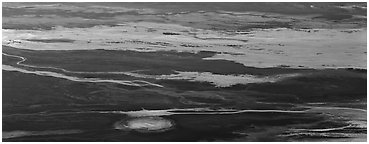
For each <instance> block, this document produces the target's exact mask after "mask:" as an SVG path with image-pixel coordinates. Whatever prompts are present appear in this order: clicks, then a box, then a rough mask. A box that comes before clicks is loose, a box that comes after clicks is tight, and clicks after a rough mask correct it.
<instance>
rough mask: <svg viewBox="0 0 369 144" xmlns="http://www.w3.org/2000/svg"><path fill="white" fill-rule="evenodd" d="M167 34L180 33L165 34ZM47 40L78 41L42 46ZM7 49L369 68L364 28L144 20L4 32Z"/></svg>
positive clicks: (262, 66)
mask: <svg viewBox="0 0 369 144" xmlns="http://www.w3.org/2000/svg"><path fill="white" fill-rule="evenodd" d="M168 32H169V33H175V34H176V35H165V34H164V33H168ZM27 39H33V40H34V39H38V40H41V42H40V41H38V42H37V41H30V40H27ZM47 39H70V40H75V41H74V42H70V43H66V42H54V43H45V42H42V40H47ZM3 45H7V46H11V47H15V48H21V49H32V50H91V49H113V50H137V51H159V50H160V51H169V50H176V51H189V52H199V51H216V52H220V54H218V55H215V56H213V57H209V58H204V59H205V60H214V59H226V60H230V61H234V62H238V63H242V64H244V65H245V66H253V67H261V68H264V67H278V66H289V67H294V68H303V67H305V68H306V67H307V68H327V67H328V68H337V67H357V68H366V29H309V30H294V29H268V30H265V29H264V30H261V29H255V30H254V31H250V32H249V33H248V34H236V33H230V32H222V31H219V32H217V31H211V30H202V29H193V28H190V27H184V26H180V25H176V24H159V23H148V22H140V23H126V24H122V25H119V26H115V27H108V26H96V27H92V28H63V27H57V28H55V29H54V30H49V31H38V30H9V29H3Z"/></svg>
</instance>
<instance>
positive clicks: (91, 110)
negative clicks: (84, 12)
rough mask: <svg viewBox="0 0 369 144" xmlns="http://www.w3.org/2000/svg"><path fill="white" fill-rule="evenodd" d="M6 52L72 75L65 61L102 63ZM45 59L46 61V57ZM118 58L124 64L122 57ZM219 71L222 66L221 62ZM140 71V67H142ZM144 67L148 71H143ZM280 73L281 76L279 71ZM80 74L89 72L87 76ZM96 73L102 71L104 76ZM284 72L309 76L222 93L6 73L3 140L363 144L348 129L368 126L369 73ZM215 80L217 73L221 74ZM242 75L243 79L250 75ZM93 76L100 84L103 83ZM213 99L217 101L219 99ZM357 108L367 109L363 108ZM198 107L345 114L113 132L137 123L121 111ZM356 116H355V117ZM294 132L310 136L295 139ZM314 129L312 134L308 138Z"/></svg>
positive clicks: (262, 115)
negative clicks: (352, 142) (327, 143)
mask: <svg viewBox="0 0 369 144" xmlns="http://www.w3.org/2000/svg"><path fill="white" fill-rule="evenodd" d="M3 51H4V52H6V53H11V54H14V55H15V54H17V55H22V56H24V57H27V58H28V60H29V62H28V63H27V64H30V65H37V66H52V67H61V68H65V69H68V70H69V69H72V68H75V69H77V68H80V65H78V63H77V64H74V65H72V66H70V65H65V64H66V61H68V60H70V59H73V60H74V61H76V60H84V61H85V62H86V61H87V60H89V59H88V58H89V57H91V58H93V57H96V56H97V52H95V51H73V52H63V51H55V52H54V51H40V52H39V54H36V53H34V52H33V51H25V50H17V49H11V48H5V49H3ZM98 52H99V54H98V55H99V57H100V55H102V56H104V55H112V56H111V57H110V59H109V60H111V61H110V63H116V64H119V63H121V62H122V61H121V60H120V59H118V58H114V57H113V56H114V53H117V52H116V51H114V52H113V51H98ZM81 53H84V55H83V56H84V57H82V58H77V57H73V56H77V54H81ZM118 53H119V54H120V56H121V55H124V54H126V56H130V59H136V60H138V61H139V59H143V57H147V56H150V57H151V58H152V59H154V60H155V59H159V60H158V61H152V62H157V63H159V62H161V61H160V57H161V56H164V55H165V56H167V57H169V58H170V57H171V56H173V57H172V59H173V60H178V63H182V61H181V59H187V60H189V59H192V60H198V61H200V60H201V59H200V58H201V57H202V56H203V55H209V54H208V53H205V54H204V53H200V54H199V55H195V54H191V53H174V52H163V53H160V52H159V53H144V54H142V53H136V52H129V51H128V52H118ZM127 53H129V54H127ZM43 55H48V56H47V57H43ZM60 55H63V57H65V58H63V59H58V60H57V61H55V59H54V60H53V59H52V58H51V57H49V56H60ZM116 56H117V57H118V55H116ZM175 57H180V58H175ZM86 58H87V59H86ZM104 58H107V56H106V57H104ZM114 60H117V61H114ZM17 61H18V60H17V59H16V58H12V57H6V56H3V62H4V64H9V65H12V66H14V67H20V68H21V66H18V65H16V62H17ZM225 62H227V61H225ZM213 63H214V64H218V63H217V62H213ZM227 63H228V62H227ZM93 64H96V63H91V65H93ZM99 65H100V64H98V63H97V65H94V66H93V67H94V68H101V67H99ZM135 66H136V67H137V65H135ZM139 66H142V67H145V64H142V65H139ZM163 67H164V66H163ZM165 67H167V69H178V68H183V67H178V65H165ZM189 67H190V66H189ZM192 68H193V69H194V70H200V71H201V69H203V67H192ZM195 68H200V69H195ZM29 69H30V70H32V69H33V68H29ZM36 69H37V68H36ZM205 69H206V68H205ZM242 69H245V70H248V68H247V67H242ZM251 69H252V68H251ZM276 69H277V70H276V71H278V69H280V68H276ZM43 70H48V69H43ZM79 70H83V71H87V69H79ZM95 70H96V71H99V69H95ZM208 70H209V69H208ZM254 70H259V71H257V72H258V73H260V74H261V75H268V74H267V73H263V72H265V71H266V72H269V71H270V70H273V68H268V69H260V68H254ZM50 71H52V70H50ZM284 71H286V72H293V73H302V74H303V75H302V76H301V77H297V78H290V79H286V80H283V81H280V82H276V83H260V84H247V85H235V86H232V87H226V88H216V87H214V86H212V85H210V84H209V83H202V82H185V81H180V80H151V81H152V82H156V83H159V84H162V85H164V87H163V88H150V87H134V86H124V85H119V84H111V83H84V82H74V81H68V80H64V79H59V78H56V77H43V76H37V75H33V74H24V73H20V72H14V71H13V72H8V71H3V76H4V77H3V133H4V132H5V134H6V135H3V141H322V140H332V141H345V140H347V139H359V140H358V141H362V140H363V139H362V138H357V135H360V136H361V137H362V135H365V133H366V127H365V128H363V127H360V126H357V125H352V126H350V123H349V121H352V120H354V121H358V122H362V121H363V119H362V118H361V117H357V115H363V114H362V112H361V111H360V110H364V109H365V106H366V103H365V102H366V71H365V70H353V69H337V70H333V69H332V70H294V69H284ZM56 72H58V71H56ZM213 72H217V69H215V70H214V71H213ZM238 73H244V71H239V72H238ZM72 75H73V74H72ZM73 76H80V75H73ZM92 76H95V77H99V75H92ZM110 78H114V77H110ZM144 80H148V79H147V78H146V79H144ZM189 91H191V92H189ZM214 95H217V96H218V97H214ZM321 102H323V103H322V104H318V105H311V104H310V103H321ZM357 105H361V106H362V107H359V108H358V107H357ZM199 107H210V108H213V109H222V108H226V109H227V108H228V109H232V110H248V109H249V110H280V111H305V110H310V109H314V108H315V107H316V108H319V107H323V108H324V107H335V108H345V109H338V110H336V109H333V110H331V109H329V108H328V109H318V110H311V111H306V112H301V113H288V112H287V113H285V112H252V113H238V114H190V112H191V111H182V112H181V114H178V115H170V116H159V117H161V118H165V119H168V120H170V121H173V122H174V123H175V126H174V127H173V128H171V129H168V130H167V131H163V132H158V133H142V132H139V131H125V130H123V131H122V130H117V129H115V128H114V124H115V123H116V122H118V121H121V120H122V119H126V118H131V116H129V115H126V114H123V113H117V111H140V110H142V109H146V110H163V109H164V110H165V109H172V108H179V109H181V108H199ZM350 108H353V109H354V111H352V110H351V109H350ZM356 109H358V110H356ZM335 111H338V112H339V113H349V114H355V113H356V112H358V113H357V115H350V117H348V116H347V115H343V116H342V115H341V117H340V114H338V115H337V114H336V115H337V117H336V116H335V114H333V116H332V114H330V113H332V112H335ZM210 112H211V111H210ZM218 112H219V111H218ZM220 112H221V111H220ZM186 113H189V114H186ZM364 113H366V112H364ZM342 117H344V119H342ZM194 119H196V120H194ZM344 126H348V127H347V128H345V129H342V130H341V131H337V130H336V131H323V132H321V129H323V130H324V129H330V128H333V129H334V128H339V127H344ZM295 129H298V130H299V129H307V130H302V131H294V130H295ZM309 129H310V130H312V132H311V131H308V130H309ZM314 130H317V131H314ZM306 131H307V132H306ZM327 135H328V136H327ZM4 136H5V137H4Z"/></svg>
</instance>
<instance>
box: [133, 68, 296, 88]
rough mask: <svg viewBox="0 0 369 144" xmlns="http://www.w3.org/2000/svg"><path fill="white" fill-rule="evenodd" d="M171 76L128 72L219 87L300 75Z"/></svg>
mask: <svg viewBox="0 0 369 144" xmlns="http://www.w3.org/2000/svg"><path fill="white" fill-rule="evenodd" d="M176 72H177V74H171V75H144V74H137V73H130V72H127V73H126V74H127V75H130V76H134V77H141V78H154V79H167V80H188V81H197V82H210V83H211V84H213V85H215V86H217V87H230V86H233V85H236V84H249V83H265V82H277V81H280V80H283V79H286V78H291V77H297V76H300V74H297V73H296V74H280V75H273V76H253V75H220V74H212V73H210V72H180V71H176Z"/></svg>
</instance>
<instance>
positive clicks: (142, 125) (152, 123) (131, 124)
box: [114, 117, 174, 133]
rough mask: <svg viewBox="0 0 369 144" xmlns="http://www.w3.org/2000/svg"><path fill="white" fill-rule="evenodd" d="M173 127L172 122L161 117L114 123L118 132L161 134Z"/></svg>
mask: <svg viewBox="0 0 369 144" xmlns="http://www.w3.org/2000/svg"><path fill="white" fill-rule="evenodd" d="M173 126H174V124H173V122H172V121H170V120H167V119H164V118H161V117H139V118H134V119H130V120H127V121H126V120H123V121H120V122H117V123H115V125H114V128H115V129H118V130H135V131H138V132H144V133H146V132H162V131H166V130H169V129H170V128H172V127H173Z"/></svg>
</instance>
